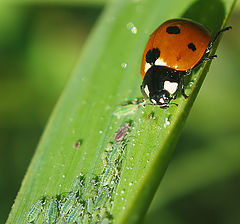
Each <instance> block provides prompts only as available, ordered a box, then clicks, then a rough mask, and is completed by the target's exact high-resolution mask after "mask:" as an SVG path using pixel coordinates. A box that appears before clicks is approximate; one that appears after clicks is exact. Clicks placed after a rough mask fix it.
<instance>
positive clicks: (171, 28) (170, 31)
mask: <svg viewBox="0 0 240 224" xmlns="http://www.w3.org/2000/svg"><path fill="white" fill-rule="evenodd" d="M166 31H167V33H168V34H179V33H180V28H179V27H178V26H169V27H168V28H167V29H166Z"/></svg>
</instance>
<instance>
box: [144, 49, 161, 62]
mask: <svg viewBox="0 0 240 224" xmlns="http://www.w3.org/2000/svg"><path fill="white" fill-rule="evenodd" d="M159 56H160V50H159V49H158V48H153V49H152V50H149V51H148V52H147V54H146V62H147V63H149V64H151V65H152V64H154V63H155V61H156V60H157V59H158V58H159Z"/></svg>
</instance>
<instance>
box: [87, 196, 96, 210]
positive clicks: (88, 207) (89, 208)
mask: <svg viewBox="0 0 240 224" xmlns="http://www.w3.org/2000/svg"><path fill="white" fill-rule="evenodd" d="M93 207H94V205H93V200H92V199H91V198H89V199H88V203H87V211H88V212H89V213H90V214H92V213H93Z"/></svg>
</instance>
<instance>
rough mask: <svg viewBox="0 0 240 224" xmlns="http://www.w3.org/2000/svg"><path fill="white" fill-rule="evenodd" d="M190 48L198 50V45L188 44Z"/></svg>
mask: <svg viewBox="0 0 240 224" xmlns="http://www.w3.org/2000/svg"><path fill="white" fill-rule="evenodd" d="M188 48H189V49H190V50H192V51H196V50H197V48H196V46H195V45H194V44H193V43H190V44H188Z"/></svg>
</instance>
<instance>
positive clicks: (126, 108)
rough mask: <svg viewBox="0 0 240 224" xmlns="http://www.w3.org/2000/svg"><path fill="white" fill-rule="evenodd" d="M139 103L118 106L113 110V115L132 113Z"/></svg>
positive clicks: (118, 116)
mask: <svg viewBox="0 0 240 224" xmlns="http://www.w3.org/2000/svg"><path fill="white" fill-rule="evenodd" d="M139 105H140V104H127V105H124V106H120V107H118V108H117V109H116V110H115V111H114V112H113V115H115V116H117V118H120V117H123V116H127V115H129V114H133V113H135V112H136V111H137V110H138V108H139Z"/></svg>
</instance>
